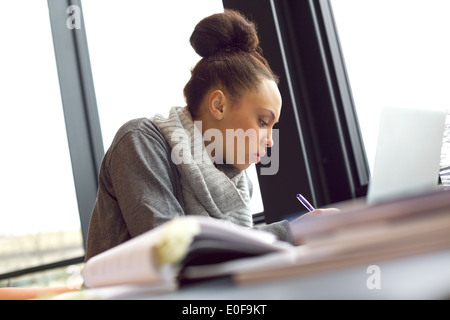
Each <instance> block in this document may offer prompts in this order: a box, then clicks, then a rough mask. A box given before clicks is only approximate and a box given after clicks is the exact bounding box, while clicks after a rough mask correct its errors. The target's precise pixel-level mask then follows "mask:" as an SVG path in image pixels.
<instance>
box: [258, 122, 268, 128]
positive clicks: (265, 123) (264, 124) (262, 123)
mask: <svg viewBox="0 0 450 320" xmlns="http://www.w3.org/2000/svg"><path fill="white" fill-rule="evenodd" d="M259 124H260V125H261V126H263V127H265V126H267V122H265V121H263V120H259Z"/></svg>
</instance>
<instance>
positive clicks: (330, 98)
mask: <svg viewBox="0 0 450 320" xmlns="http://www.w3.org/2000/svg"><path fill="white" fill-rule="evenodd" d="M223 3H224V7H225V8H228V9H237V10H239V11H241V12H242V13H244V14H245V15H247V16H248V17H249V18H251V19H252V20H254V21H255V22H256V24H257V27H258V33H259V36H260V41H261V46H262V49H263V52H264V55H265V57H266V58H267V59H268V61H269V63H270V65H271V67H272V68H273V69H274V71H275V72H276V73H277V74H278V75H279V76H280V84H279V89H280V92H281V95H282V97H283V110H282V117H281V120H280V123H279V129H280V141H279V144H280V147H279V150H280V155H279V157H280V170H279V171H278V173H277V174H276V175H275V176H259V183H260V187H261V194H262V198H263V204H264V220H265V222H268V223H270V222H274V221H279V220H281V219H285V218H289V217H292V216H298V215H299V214H301V213H304V211H302V210H303V208H301V206H300V205H299V203H298V201H297V200H296V197H295V196H296V193H302V194H303V195H304V196H306V197H307V198H309V199H310V200H311V202H312V203H313V205H315V206H317V207H321V206H326V205H329V204H332V203H336V202H340V201H345V200H349V199H353V198H357V197H362V196H365V195H366V193H367V187H368V183H369V178H370V172H369V166H368V162H367V157H366V154H365V150H364V145H363V140H362V135H361V132H360V129H359V123H358V119H357V116H356V111H355V106H354V103H353V98H352V94H351V89H350V85H349V81H348V77H347V72H346V70H345V62H344V58H343V55H342V51H341V48H340V44H339V39H338V35H337V29H336V25H335V22H334V18H333V13H332V9H331V5H330V3H329V1H328V0H318V1H317V0H308V1H295V0H283V1H282V0H263V1H260V0H248V1H239V0H223ZM293 177H294V178H293ZM280 181H283V183H280Z"/></svg>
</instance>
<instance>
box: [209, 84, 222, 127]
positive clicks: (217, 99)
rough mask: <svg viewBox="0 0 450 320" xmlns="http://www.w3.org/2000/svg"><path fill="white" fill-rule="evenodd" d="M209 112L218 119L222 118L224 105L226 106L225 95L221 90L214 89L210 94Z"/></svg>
mask: <svg viewBox="0 0 450 320" xmlns="http://www.w3.org/2000/svg"><path fill="white" fill-rule="evenodd" d="M208 106H209V112H210V113H211V115H212V116H213V117H214V119H216V120H222V118H223V112H224V106H225V95H224V94H223V92H222V91H221V90H214V91H213V92H211V94H210V95H209V105H208Z"/></svg>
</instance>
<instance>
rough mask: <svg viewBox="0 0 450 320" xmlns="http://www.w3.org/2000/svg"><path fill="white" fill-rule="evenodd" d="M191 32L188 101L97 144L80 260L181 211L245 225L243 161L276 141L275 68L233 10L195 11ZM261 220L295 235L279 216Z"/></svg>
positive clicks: (288, 237)
mask: <svg viewBox="0 0 450 320" xmlns="http://www.w3.org/2000/svg"><path fill="white" fill-rule="evenodd" d="M190 42H191V45H192V46H193V48H194V50H195V51H196V52H197V53H198V54H199V55H200V56H201V57H202V59H201V60H200V61H199V62H198V63H197V65H196V66H195V67H194V69H193V70H192V74H191V79H190V80H189V82H188V83H187V84H186V86H185V88H184V95H185V98H186V102H187V106H186V107H175V108H172V109H171V111H170V114H169V116H168V117H167V118H166V117H163V116H160V115H156V116H155V117H154V118H152V119H147V118H143V119H136V120H132V121H130V122H128V123H126V124H125V125H124V126H123V127H122V128H120V130H119V131H118V133H117V134H116V136H115V139H114V141H113V142H112V145H111V147H110V148H109V149H108V151H107V153H106V154H105V157H104V159H103V162H102V166H101V169H100V175H99V189H98V195H97V201H96V203H95V206H94V209H93V212H92V218H91V223H90V227H89V234H88V242H87V250H86V260H88V259H89V258H90V257H92V256H94V255H97V254H99V253H101V252H103V251H105V250H107V249H109V248H112V247H114V246H116V245H118V244H120V243H122V242H124V241H126V240H128V239H130V238H133V237H135V236H137V235H139V234H141V233H143V232H145V231H148V230H150V229H152V228H154V227H156V226H158V225H161V224H162V223H164V222H167V221H169V220H171V219H173V218H174V217H177V216H182V215H204V216H210V217H212V218H217V219H224V220H227V221H231V222H233V223H236V224H239V225H242V226H247V227H253V225H252V215H251V211H250V207H249V203H250V197H251V192H252V185H251V182H250V181H249V180H248V178H247V175H246V172H245V169H247V168H248V167H249V166H250V165H251V164H252V163H255V162H258V161H260V158H261V157H263V156H264V154H265V152H266V148H267V147H271V146H272V145H273V144H274V141H273V140H272V130H273V126H274V124H275V123H277V122H278V120H279V118H280V115H281V96H280V93H279V90H278V88H277V83H278V78H277V76H276V75H275V74H274V73H273V72H272V70H271V69H270V67H269V65H268V63H267V61H266V60H265V58H264V57H263V56H262V54H261V50H260V47H259V40H258V36H257V33H256V29H255V26H254V24H252V23H251V22H249V21H248V20H247V19H246V18H244V17H243V16H242V15H240V14H239V13H237V12H235V11H230V10H225V12H224V13H220V14H215V15H212V16H210V17H207V18H205V19H203V20H202V21H200V22H199V23H198V25H197V26H196V28H195V30H194V32H193V33H192V36H191V38H190ZM242 141H244V142H243V143H242ZM239 142H241V143H239ZM275 160H276V159H275ZM260 229H264V230H267V231H269V232H272V233H274V234H275V235H276V236H277V237H278V238H279V239H280V240H284V241H288V242H291V243H294V239H293V236H292V234H291V232H290V229H289V223H288V222H287V221H280V222H277V223H273V224H270V225H265V226H262V227H260Z"/></svg>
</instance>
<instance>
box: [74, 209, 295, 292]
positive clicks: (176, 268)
mask: <svg viewBox="0 0 450 320" xmlns="http://www.w3.org/2000/svg"><path fill="white" fill-rule="evenodd" d="M291 248H292V246H291V245H289V244H288V243H286V242H281V241H277V240H276V237H275V236H274V235H272V234H271V233H268V232H264V231H260V230H255V229H249V228H245V227H241V226H238V225H235V224H232V223H229V222H225V221H222V220H217V219H212V218H208V217H202V216H185V217H179V218H176V219H173V220H171V221H169V222H167V223H165V224H163V225H161V226H159V227H157V228H155V229H153V230H150V231H148V232H146V233H144V234H142V235H140V236H138V237H136V238H133V239H131V240H129V241H127V242H125V243H123V244H121V245H119V246H117V247H114V248H112V249H110V250H108V251H105V252H103V253H101V254H99V255H97V256H95V257H92V258H91V259H89V261H87V262H86V264H85V267H84V269H83V280H84V285H85V286H86V287H87V288H97V287H103V286H116V285H122V284H128V285H129V284H138V285H139V284H146V285H148V284H152V285H155V286H164V285H169V286H171V285H172V286H173V284H174V283H175V282H176V280H177V277H178V276H179V275H180V274H182V273H183V270H185V269H190V270H191V271H192V270H194V271H195V267H196V266H202V267H205V266H216V265H217V266H218V265H220V264H221V263H223V262H226V261H230V260H237V259H240V258H248V257H255V256H260V255H263V254H267V253H273V252H285V251H288V250H289V249H291ZM218 271H220V269H218ZM194 274H196V276H195V277H202V275H201V274H198V273H195V272H194ZM214 275H215V272H214V267H212V268H210V269H209V272H208V276H214Z"/></svg>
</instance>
